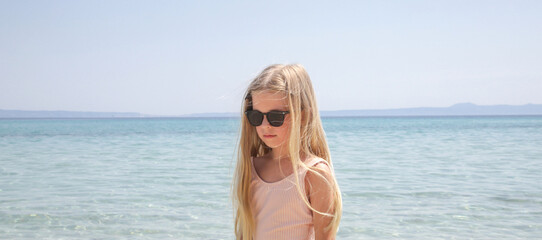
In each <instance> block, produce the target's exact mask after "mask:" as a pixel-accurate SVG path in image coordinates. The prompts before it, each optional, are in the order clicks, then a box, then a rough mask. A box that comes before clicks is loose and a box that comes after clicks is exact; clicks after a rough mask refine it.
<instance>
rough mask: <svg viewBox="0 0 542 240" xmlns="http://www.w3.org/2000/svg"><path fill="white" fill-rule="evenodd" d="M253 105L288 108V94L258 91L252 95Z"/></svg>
mask: <svg viewBox="0 0 542 240" xmlns="http://www.w3.org/2000/svg"><path fill="white" fill-rule="evenodd" d="M252 105H273V107H288V98H287V97H286V93H284V92H277V91H256V92H253V93H252Z"/></svg>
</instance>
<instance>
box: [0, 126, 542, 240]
mask: <svg viewBox="0 0 542 240" xmlns="http://www.w3.org/2000/svg"><path fill="white" fill-rule="evenodd" d="M322 121H323V125H324V129H325V131H326V136H327V140H328V143H329V147H330V151H331V156H332V163H333V166H334V170H335V175H336V177H337V181H338V183H339V186H340V188H341V191H342V198H343V214H342V220H341V224H340V227H339V231H338V234H337V239H541V238H542V116H475V117H473V116H470V117H460V116H457V117H351V118H324V119H323V120H322ZM238 134H239V118H133V119H119V118H111V119H2V120H0V239H234V233H233V210H232V204H231V194H230V192H231V190H230V189H231V182H232V174H233V170H234V167H235V152H236V145H237V141H238Z"/></svg>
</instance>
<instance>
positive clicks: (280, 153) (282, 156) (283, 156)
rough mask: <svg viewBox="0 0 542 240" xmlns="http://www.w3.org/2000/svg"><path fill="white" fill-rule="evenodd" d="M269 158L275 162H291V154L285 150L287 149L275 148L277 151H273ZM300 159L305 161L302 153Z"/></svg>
mask: <svg viewBox="0 0 542 240" xmlns="http://www.w3.org/2000/svg"><path fill="white" fill-rule="evenodd" d="M269 157H270V158H271V160H273V161H284V160H289V159H290V152H289V151H288V150H285V149H280V148H275V149H273V150H271V152H270V153H269ZM299 157H300V158H301V160H303V159H304V158H305V154H303V153H300V154H299Z"/></svg>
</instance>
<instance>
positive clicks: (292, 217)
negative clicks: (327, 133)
mask: <svg viewBox="0 0 542 240" xmlns="http://www.w3.org/2000/svg"><path fill="white" fill-rule="evenodd" d="M319 162H324V163H325V164H327V162H326V161H325V160H323V159H321V158H312V159H311V160H309V162H308V163H307V166H309V167H312V166H314V165H316V164H317V163H319ZM251 163H252V180H251V183H250V187H251V189H252V201H251V206H252V209H253V214H254V218H255V221H256V231H255V235H254V239H255V240H267V239H273V240H277V239H291V240H298V239H299V240H306V239H314V226H313V224H312V211H311V210H310V208H309V207H308V206H307V205H306V204H305V202H303V199H302V198H301V196H299V193H298V191H297V188H296V186H295V176H294V174H293V173H292V174H290V175H289V176H287V177H285V178H284V179H282V180H280V181H277V182H272V183H268V182H265V181H263V180H262V179H261V178H260V176H259V175H258V173H257V172H256V168H255V167H254V158H251ZM298 173H299V183H300V187H301V191H302V192H303V193H305V181H304V179H305V175H306V173H307V170H306V169H304V168H301V167H300V169H298Z"/></svg>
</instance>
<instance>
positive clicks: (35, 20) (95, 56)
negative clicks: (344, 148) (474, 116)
mask: <svg viewBox="0 0 542 240" xmlns="http://www.w3.org/2000/svg"><path fill="white" fill-rule="evenodd" d="M540 13H542V1H523V0H514V1H499V0H490V1H484V0H480V1H470V0H469V1H461V0H459V1H440V0H437V1H434V0H430V1H257V2H256V1H162V0H157V1H134V0H129V1H120V0H119V1H108V0H93V1H38V0H36V1H25V0H17V1H8V0H0V109H5V110H7V109H9V110H15V109H17V110H67V111H97V112H139V113H144V114H154V115H182V114H190V113H206V112H239V111H240V104H241V100H242V96H243V93H244V91H245V89H246V87H247V86H248V84H249V82H250V81H251V80H252V79H253V78H254V77H255V76H256V75H257V74H258V73H259V72H260V71H261V70H263V69H264V68H265V67H266V66H268V65H270V64H275V63H285V64H290V63H300V64H302V65H304V66H305V68H306V69H307V71H308V73H309V75H310V77H311V80H312V82H313V86H314V88H315V92H316V96H317V102H318V105H319V108H320V110H351V109H389V108H408V107H447V106H450V105H453V104H456V103H464V102H471V103H475V104H479V105H493V104H509V105H521V104H527V103H533V104H542V94H541V93H542V44H541V43H542V14H540Z"/></svg>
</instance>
